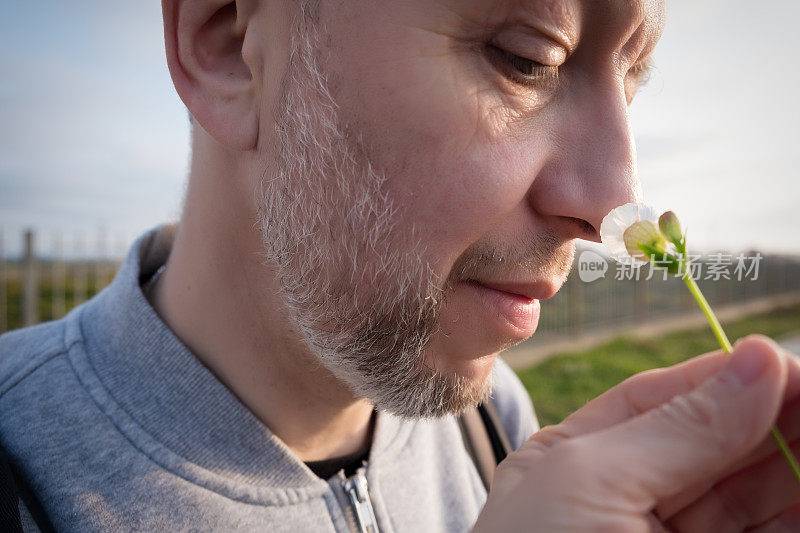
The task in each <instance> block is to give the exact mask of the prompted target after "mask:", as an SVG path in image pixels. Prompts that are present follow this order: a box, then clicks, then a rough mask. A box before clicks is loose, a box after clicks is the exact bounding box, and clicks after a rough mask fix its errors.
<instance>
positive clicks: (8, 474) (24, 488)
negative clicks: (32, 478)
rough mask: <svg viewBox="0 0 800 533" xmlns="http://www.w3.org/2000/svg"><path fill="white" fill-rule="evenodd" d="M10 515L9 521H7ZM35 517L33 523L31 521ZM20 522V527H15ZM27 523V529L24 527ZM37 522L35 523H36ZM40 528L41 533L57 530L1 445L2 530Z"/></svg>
mask: <svg viewBox="0 0 800 533" xmlns="http://www.w3.org/2000/svg"><path fill="white" fill-rule="evenodd" d="M20 506H23V507H24V510H25V511H27V514H26V515H25V516H26V519H25V520H22V517H21V516H20ZM7 517H8V522H6V520H7ZM31 519H33V523H31ZM17 524H19V526H18V529H14V527H15V526H16V525H17ZM23 524H25V529H23V527H22V526H23ZM34 524H35V525H34ZM31 528H33V530H34V531H35V530H36V529H38V531H39V532H40V533H51V532H54V531H55V528H53V525H52V524H51V523H50V519H49V518H47V514H46V513H45V512H44V509H43V508H42V504H41V503H39V500H38V499H36V496H35V495H34V493H33V491H32V490H31V488H30V487H29V486H28V483H27V482H26V481H25V478H24V477H23V476H22V475H20V473H19V472H18V471H17V470H16V469H15V468H14V464H13V463H12V462H11V461H9V459H8V454H7V453H6V451H5V450H4V449H3V446H2V445H0V531H3V532H5V531H9V532H14V533H23V532H28V531H31Z"/></svg>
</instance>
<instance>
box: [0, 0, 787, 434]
mask: <svg viewBox="0 0 800 533" xmlns="http://www.w3.org/2000/svg"><path fill="white" fill-rule="evenodd" d="M3 11H4V13H3V17H2V18H0V332H3V331H5V330H9V329H14V328H17V327H21V326H23V325H26V324H34V323H36V322H39V321H43V320H50V319H53V318H58V317H60V316H63V315H64V314H65V313H66V312H68V310H69V309H70V308H72V307H74V306H75V305H77V304H79V303H81V302H83V301H85V300H86V299H87V298H89V297H91V295H92V294H94V293H95V292H96V291H98V290H100V289H102V287H103V286H105V285H106V284H107V283H109V281H110V280H111V279H112V278H113V275H114V272H115V270H116V268H117V265H118V264H119V261H120V259H121V258H122V256H123V255H124V254H125V253H126V251H127V249H128V247H129V246H130V244H131V243H132V241H133V240H134V239H135V237H137V236H138V235H140V234H141V233H143V232H144V231H146V230H148V229H150V228H152V227H153V226H155V225H157V224H159V223H161V222H165V221H169V220H175V219H177V218H178V216H179V214H180V206H181V201H182V196H183V191H184V182H185V177H186V173H187V167H188V164H187V163H188V155H189V137H188V121H187V116H186V111H185V109H184V107H183V105H182V104H181V102H180V100H179V99H178V97H177V95H176V93H175V91H174V89H173V87H172V83H171V80H170V78H169V74H168V72H167V68H166V62H165V58H164V49H163V36H162V28H161V13H160V3H158V2H133V1H131V0H127V1H117V2H103V1H101V0H72V1H70V2H57V1H55V0H49V1H44V0H29V1H27V2H14V3H10V4H8V5H6V6H4V10H3ZM797 20H800V4H798V3H796V2H790V1H785V2H781V1H775V0H773V1H765V2H758V3H753V2H745V1H743V0H728V1H721V0H719V1H718V0H704V1H703V2H696V1H692V0H673V1H669V2H668V3H667V24H666V29H665V31H664V35H663V37H662V39H661V42H660V43H659V45H658V47H657V48H656V51H655V54H654V57H655V69H654V72H653V74H652V76H651V79H650V81H649V83H648V84H647V85H646V86H645V87H644V88H643V89H642V91H641V92H640V93H639V94H638V95H637V97H636V99H635V101H634V103H633V105H632V107H631V116H632V122H633V126H634V130H635V135H636V138H637V148H638V157H639V172H640V176H641V180H642V183H643V188H644V191H645V198H646V200H647V201H648V202H649V203H651V204H653V205H655V206H656V207H658V208H661V209H672V210H674V211H675V212H677V213H678V215H679V217H680V219H681V221H682V222H683V224H684V226H685V227H687V228H688V235H689V239H690V241H689V242H690V244H691V246H692V247H693V249H694V250H695V251H697V252H700V253H702V254H703V256H704V259H703V260H704V261H711V259H709V258H711V257H712V255H713V254H721V255H719V257H720V258H722V257H724V258H725V259H726V260H728V258H730V259H729V261H730V272H729V275H728V278H730V279H726V278H725V277H723V276H718V278H717V279H707V280H701V286H702V287H703V289H704V291H706V293H707V294H706V295H707V297H708V298H709V300H710V301H711V303H712V305H714V306H715V308H717V309H718V311H719V312H720V314H721V315H722V316H724V317H725V318H726V319H727V320H729V321H732V322H735V321H740V320H749V319H751V318H752V317H754V316H756V315H757V316H758V317H759V318H758V320H761V321H762V322H758V323H757V324H761V325H760V326H759V327H760V328H761V330H765V331H769V332H771V333H772V334H774V335H778V336H782V338H784V339H787V340H786V341H785V342H786V343H791V342H794V341H793V340H792V339H793V338H794V336H793V335H794V333H796V332H797V331H798V330H800V308H798V303H800V297H799V296H798V294H800V238H798V222H797V216H798V211H799V210H800V176H799V175H798V170H797V168H798V157H797V156H798V149H797V148H796V146H797V144H798V141H800V120H798V119H800V100H798V98H797V97H796V93H797V89H796V87H797V86H798V82H800V61H798V59H800V57H798V53H799V52H798V50H800V32H798V31H797V30H796V28H795V25H796V21H797ZM584 248H588V249H591V250H594V251H597V252H599V253H601V254H602V250H600V249H599V248H597V247H596V246H592V245H583V246H582V248H581V249H584ZM756 253H757V254H759V257H761V258H762V259H760V262H759V268H760V270H759V272H758V274H757V276H756V279H749V278H748V279H745V280H739V279H736V276H735V275H734V270H733V269H734V267H735V264H736V258H737V257H740V256H741V255H743V254H745V255H746V256H747V257H754V256H755V254H756ZM614 270H615V268H614V265H613V264H611V265H610V266H609V270H608V271H607V273H606V276H605V277H604V278H600V279H597V280H595V281H592V282H583V281H581V280H580V279H578V276H577V274H578V271H577V269H574V271H573V275H572V277H571V279H570V280H569V282H568V283H567V285H566V286H565V287H564V289H563V290H562V291H561V293H559V294H558V295H557V296H556V297H554V298H553V299H551V300H548V301H547V302H543V312H542V321H541V325H540V331H539V332H537V334H536V335H535V336H534V338H533V339H531V340H530V341H528V342H527V343H525V344H523V345H521V346H520V347H517V348H516V349H514V350H512V351H510V352H509V353H508V354H507V355H506V357H507V359H508V360H509V361H510V362H511V363H512V364H513V365H514V366H515V367H516V368H518V369H519V371H520V375H521V376H523V379H524V380H525V382H526V385H528V386H529V390H531V393H532V395H533V396H534V400H535V401H536V403H537V406H539V405H542V404H546V403H547V400H544V401H543V400H541V399H537V394H538V393H541V391H544V390H551V393H552V394H556V395H557V394H560V392H559V391H561V389H565V390H566V393H565V394H568V395H571V396H570V398H571V400H570V401H572V404H569V405H565V404H563V402H562V404H559V405H560V406H559V407H558V408H556V409H554V411H553V413H550V412H549V411H548V412H546V413H543V408H542V407H540V408H539V410H540V415H543V416H545V417H549V418H546V420H545V421H550V420H551V419H552V420H557V419H558V418H560V417H561V416H563V414H565V413H566V412H567V411H566V410H567V409H569V408H571V407H570V405H573V404H575V405H580V403H581V402H582V401H585V399H588V398H589V397H591V396H592V395H594V394H595V393H596V392H598V391H602V390H604V388H607V387H608V386H609V384H613V383H614V382H615V380H619V379H622V378H624V377H626V376H627V375H629V374H630V373H632V372H633V371H636V370H638V369H640V368H641V367H643V366H648V365H651V364H652V363H653V362H654V361H655V362H656V363H659V364H667V363H669V362H671V361H673V359H674V358H675V357H686V356H690V355H694V353H686V352H687V350H689V351H691V350H695V353H699V352H700V351H702V350H705V349H710V348H712V347H713V337H711V338H710V340H711V345H710V346H709V345H708V343H707V342H706V344H702V342H700V343H699V344H697V343H695V344H691V345H690V346H687V347H686V349H685V350H683V351H681V350H680V349H677V350H676V355H674V356H673V358H672V359H670V358H666V359H658V356H657V355H654V354H655V353H656V348H655V346H656V345H659V344H664V343H658V342H655V341H654V340H653V339H660V338H661V336H664V335H674V334H675V332H679V333H680V334H679V335H678V336H677V337H675V338H673V339H672V341H671V342H672V343H673V344H674V343H676V342H678V340H681V339H684V340H685V339H687V338H689V335H688V334H684V333H681V332H685V331H694V330H698V328H702V326H703V324H702V316H701V315H699V314H698V313H697V312H696V311H695V306H694V304H693V302H692V300H691V299H690V297H689V295H688V293H685V292H686V291H685V289H683V287H682V286H681V284H680V282H679V281H678V280H671V281H666V282H665V281H663V280H660V279H651V280H649V281H648V280H639V281H636V280H630V279H628V280H617V279H614V277H615V275H614V274H615V272H614ZM750 277H751V278H752V277H753V276H752V272H751V275H750ZM684 293H685V294H684ZM787 309H788V311H787ZM792 310H793V311H792ZM771 313H772V314H771ZM774 313H778V315H779V317H780V318H774V316H773V315H774ZM786 313H788V314H786ZM792 313H794V314H792ZM764 316H770V317H773V319H770V320H772V322H769V321H767V322H764V320H766V319H763V317H764ZM778 322H780V324H781V328H779V329H778V330H774V329H769V327H767V326H764V325H763V324H764V323H768V324H772V325H775V324H777V323H778ZM739 327H740V328H741V331H742V332H743V333H746V332H747V331H751V330H753V328H754V327H756V323H747V322H745V323H743V325H741V326H739ZM687 328H688V329H687ZM698 331H699V333H698V334H699V335H700V338H702V339H706V338H707V337H708V335H710V334H708V333H707V332H704V331H702V330H698ZM620 339H630V340H631V342H632V343H641V342H650V343H651V344H650V345H646V346H645V347H641V346H639V345H637V346H639V347H638V348H637V349H638V350H640V351H641V357H640V359H641V360H637V361H639V362H637V363H636V364H633V363H631V364H628V363H624V362H621V361H623V360H624V358H623V357H622V356H620V355H619V354H620V353H623V352H625V350H627V349H629V348H630V346H628V347H627V348H626V347H624V346H617V347H616V348H614V349H613V350H612V349H610V348H608V343H609V342H611V343H613V342H620ZM676 339H678V340H676ZM698 342H699V341H698ZM653 343H655V344H653ZM604 350H605V351H604ZM609 350H610V351H609ZM567 352H569V353H570V354H571V356H563V355H561V354H563V353H567ZM576 353H577V355H576ZM625 353H627V352H625ZM598 354H599V355H598ZM665 357H666V356H665ZM558 361H562V363H558V364H557V362H558ZM587 361H588V362H587ZM598 361H602V364H608V365H612V367H613V368H611V370H609V369H608V368H606V367H602V368H600V367H598V366H597V365H598V364H599V363H598ZM544 362H546V364H545V363H544ZM547 365H551V366H552V368H551V366H547ZM576 365H577V366H576ZM613 365H616V366H613ZM626 365H627V366H626ZM547 372H551V373H549V374H548V373H547ZM564 376H567V378H564ZM581 377H583V378H585V380H586V382H587V383H588V385H586V387H588V388H585V390H584V389H580V387H579V388H578V389H579V390H577V392H576V389H575V387H576V386H577V385H575V384H577V383H580V378H581ZM559 379H564V380H563V381H558V380H559ZM537 380H538V381H537ZM548 394H550V393H548ZM559 401H560V400H559ZM545 410H546V409H545Z"/></svg>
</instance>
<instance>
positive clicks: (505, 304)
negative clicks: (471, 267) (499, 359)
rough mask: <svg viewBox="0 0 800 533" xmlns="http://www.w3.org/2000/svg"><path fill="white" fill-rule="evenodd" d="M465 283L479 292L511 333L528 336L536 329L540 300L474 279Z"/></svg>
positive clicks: (480, 296) (521, 336)
mask: <svg viewBox="0 0 800 533" xmlns="http://www.w3.org/2000/svg"><path fill="white" fill-rule="evenodd" d="M464 285H465V286H466V287H467V288H469V289H471V290H473V291H475V292H476V293H477V295H478V297H479V298H480V299H481V300H482V301H483V303H484V305H485V306H486V307H488V308H489V309H490V310H491V311H492V314H493V315H494V316H495V317H496V318H497V319H499V320H500V321H501V322H502V323H504V325H505V326H506V329H508V330H509V333H510V334H511V335H513V336H515V337H520V338H528V337H530V336H531V335H533V333H534V332H535V331H536V326H537V325H538V324H539V300H536V299H533V298H528V297H526V296H522V295H520V294H514V293H510V292H505V291H499V290H497V289H491V288H489V287H486V286H485V285H481V284H480V283H477V282H474V281H468V282H464ZM509 326H510V328H509Z"/></svg>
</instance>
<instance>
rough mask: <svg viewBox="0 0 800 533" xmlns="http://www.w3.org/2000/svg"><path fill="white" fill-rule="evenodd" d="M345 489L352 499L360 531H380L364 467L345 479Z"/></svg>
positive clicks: (360, 532)
mask: <svg viewBox="0 0 800 533" xmlns="http://www.w3.org/2000/svg"><path fill="white" fill-rule="evenodd" d="M344 491H345V492H346V493H347V496H348V498H349V499H350V505H351V507H352V509H353V515H354V516H355V522H356V526H357V527H358V531H359V533H379V531H378V521H377V520H375V511H374V510H373V509H372V501H370V499H369V490H368V487H367V477H366V476H365V475H364V469H363V468H361V469H359V470H358V471H357V472H356V473H355V474H353V475H352V476H350V477H349V478H347V479H345V480H344Z"/></svg>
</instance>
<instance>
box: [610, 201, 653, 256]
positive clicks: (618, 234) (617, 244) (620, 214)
mask: <svg viewBox="0 0 800 533" xmlns="http://www.w3.org/2000/svg"><path fill="white" fill-rule="evenodd" d="M642 220H651V221H653V222H655V221H656V220H658V212H657V211H656V210H655V208H653V207H652V206H649V205H645V204H635V203H627V204H623V205H621V206H619V207H616V208H614V209H612V210H611V212H609V213H608V214H607V215H606V216H605V218H603V222H602V224H600V239H601V240H602V241H603V244H604V245H605V246H606V249H607V250H608V253H609V254H610V255H611V257H612V258H614V259H616V260H617V261H631V260H634V261H636V260H635V259H633V258H632V257H631V255H630V254H629V253H628V250H627V249H626V248H625V241H624V240H623V238H622V234H623V233H625V230H626V229H628V228H629V227H631V226H632V225H633V224H635V223H637V222H640V221H642Z"/></svg>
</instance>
